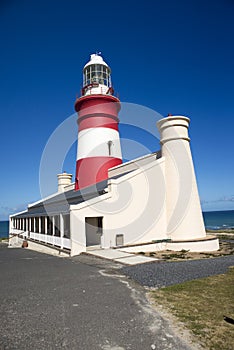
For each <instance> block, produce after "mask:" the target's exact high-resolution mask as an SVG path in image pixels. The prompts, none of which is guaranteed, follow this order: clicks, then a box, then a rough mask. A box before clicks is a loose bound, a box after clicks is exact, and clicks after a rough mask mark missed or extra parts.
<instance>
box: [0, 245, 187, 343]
mask: <svg viewBox="0 0 234 350" xmlns="http://www.w3.org/2000/svg"><path fill="white" fill-rule="evenodd" d="M116 267H118V266H117V265H113V263H111V262H105V261H101V260H100V259H96V260H95V258H92V257H86V256H83V257H82V256H81V257H77V258H72V259H69V258H58V257H53V256H49V255H45V254H40V253H37V252H34V251H30V250H27V249H13V248H11V249H8V248H6V247H5V246H2V245H1V248H0V276H1V284H0V349H1V350H3V349H4V350H6V349H17V350H21V349H28V350H29V349H30V350H34V349H36V350H40V349H43V350H45V349H69V350H73V349H76V350H86V349H87V350H90V349H92V350H96V349H97V350H99V349H104V350H110V349H112V350H127V349H130V350H133V349H134V350H147V349H149V350H150V349H158V350H166V349H173V350H177V349H178V350H185V349H187V350H188V349H191V347H190V346H189V345H186V344H185V343H184V342H183V341H182V340H181V339H179V338H178V337H177V336H176V335H175V333H174V331H173V330H172V329H171V327H170V326H169V324H168V322H167V321H165V320H164V319H162V317H161V316H160V315H159V314H158V313H157V311H155V310H153V309H152V308H151V306H150V305H149V304H148V303H147V301H146V298H145V294H144V290H143V289H141V287H140V286H139V285H138V284H135V283H134V282H131V281H130V280H129V279H128V278H127V277H125V276H119V271H120V270H119V269H116Z"/></svg>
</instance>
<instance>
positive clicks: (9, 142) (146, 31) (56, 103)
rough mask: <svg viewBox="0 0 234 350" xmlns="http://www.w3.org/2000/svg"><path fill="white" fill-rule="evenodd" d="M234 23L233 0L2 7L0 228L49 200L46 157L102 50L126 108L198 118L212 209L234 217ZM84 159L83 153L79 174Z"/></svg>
mask: <svg viewBox="0 0 234 350" xmlns="http://www.w3.org/2000/svg"><path fill="white" fill-rule="evenodd" d="M233 14H234V2H233V1H232V0H213V1H210V0H207V1H201V0H191V1H186V0H177V1H174V0H173V1H172V0H164V1H159V0H155V1H153V0H151V1H147V0H146V1H144V2H137V1H135V0H134V1H132V0H125V1H122V0H119V1H105V0H104V1H102V2H98V1H92V0H90V1H88V2H81V1H77V0H70V1H59V0H57V1H55V0H41V1H40V2H39V1H30V0H18V1H17V0H7V1H6V0H5V1H2V2H1V4H0V37H1V41H0V45H1V55H0V70H1V80H0V94H1V103H0V116H1V133H0V136H1V137H0V152H1V181H0V196H1V197H0V198H1V201H0V219H4V218H7V215H8V214H9V212H12V211H18V210H21V209H24V208H25V206H26V203H28V202H33V201H35V200H37V199H39V198H40V190H39V166H40V159H41V155H42V152H43V149H44V147H45V144H46V142H47V140H48V138H49V137H50V135H51V134H52V132H53V131H54V130H55V129H56V127H57V126H58V125H59V124H60V123H62V122H63V121H64V120H65V119H66V118H68V117H69V116H71V115H72V114H73V113H74V101H75V98H76V95H79V92H80V88H81V80H82V74H81V72H82V68H83V66H84V64H85V63H86V62H87V61H88V59H89V55H90V54H91V53H93V52H95V51H96V50H98V51H101V52H102V54H103V57H104V59H105V60H106V61H107V62H108V63H109V65H110V66H111V68H112V79H113V83H114V88H115V91H116V92H117V93H118V94H119V97H120V99H121V101H123V102H130V103H135V104H139V105H142V106H146V107H148V108H151V109H153V110H155V111H157V112H158V113H160V114H162V115H163V116H166V115H167V114H168V113H172V114H182V115H186V116H189V117H190V119H191V127H190V136H191V139H192V144H191V146H192V153H193V157H194V163H195V169H196V174H197V181H198V187H199V193H200V198H201V202H202V207H203V209H204V210H222V209H224V210H225V209H234V175H233V174H234V161H233V150H234V137H233V131H234V128H233V127H234V112H233V110H234V109H233V96H234V82H233V81H234V65H233V57H234V45H233V38H234V21H233ZM146 119H147V118H146ZM132 123H133V124H134V120H132ZM145 123H146V124H147V120H145ZM75 127H76V126H75ZM125 131H126V130H125ZM123 132H124V130H123ZM130 133H131V136H130V138H131V139H134V137H136V138H138V136H137V134H136V130H134V129H133V128H132V129H131V130H130ZM151 141H152V142H151ZM145 142H146V146H147V148H149V149H150V150H151V151H154V150H156V149H158V144H156V145H155V144H154V142H153V140H151V139H150V138H149V140H147V138H146V139H145ZM124 152H125V150H124V149H123V153H124ZM136 153H137V151H136ZM137 155H138V154H136V155H135V156H137ZM75 159H76V151H75V146H74V147H72V149H71V151H70V152H69V154H68V156H67V159H66V161H65V166H66V171H68V172H72V173H73V174H74V171H75ZM61 170H63V169H61ZM56 181H57V179H56V174H55V177H54V183H55V188H56Z"/></svg>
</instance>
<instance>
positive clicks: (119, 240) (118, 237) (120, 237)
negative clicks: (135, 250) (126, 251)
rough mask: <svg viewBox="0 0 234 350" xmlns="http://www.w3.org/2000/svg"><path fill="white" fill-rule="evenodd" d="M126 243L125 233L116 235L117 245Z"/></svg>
mask: <svg viewBox="0 0 234 350" xmlns="http://www.w3.org/2000/svg"><path fill="white" fill-rule="evenodd" d="M121 245H124V235H123V234H121V235H116V246H121Z"/></svg>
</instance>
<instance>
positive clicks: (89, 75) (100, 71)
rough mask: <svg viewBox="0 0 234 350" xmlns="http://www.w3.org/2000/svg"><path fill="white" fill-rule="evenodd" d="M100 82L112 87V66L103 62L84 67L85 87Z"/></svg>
mask: <svg viewBox="0 0 234 350" xmlns="http://www.w3.org/2000/svg"><path fill="white" fill-rule="evenodd" d="M93 83H98V84H102V85H106V86H108V87H111V75H110V68H109V67H106V66H103V65H102V64H91V65H89V66H87V67H86V68H85V69H84V74H83V87H86V86H87V85H90V84H93Z"/></svg>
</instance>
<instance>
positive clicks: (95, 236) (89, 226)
mask: <svg viewBox="0 0 234 350" xmlns="http://www.w3.org/2000/svg"><path fill="white" fill-rule="evenodd" d="M102 219H103V218H102V217H100V216H99V217H89V218H88V217H86V218H85V234H86V246H87V247H89V246H92V245H100V244H101V235H102Z"/></svg>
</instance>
